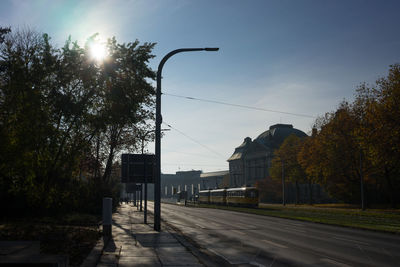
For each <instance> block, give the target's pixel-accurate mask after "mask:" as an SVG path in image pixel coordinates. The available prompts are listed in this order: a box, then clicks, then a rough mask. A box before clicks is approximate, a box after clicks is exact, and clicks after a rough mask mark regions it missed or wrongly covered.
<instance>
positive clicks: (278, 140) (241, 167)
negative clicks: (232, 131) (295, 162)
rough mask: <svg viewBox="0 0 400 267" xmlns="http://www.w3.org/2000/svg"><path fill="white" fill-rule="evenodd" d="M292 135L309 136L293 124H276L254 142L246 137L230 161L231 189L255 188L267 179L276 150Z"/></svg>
mask: <svg viewBox="0 0 400 267" xmlns="http://www.w3.org/2000/svg"><path fill="white" fill-rule="evenodd" d="M292 134H294V135H296V136H298V137H306V136H307V135H306V134H305V133H304V132H303V131H300V130H298V129H295V128H293V125H291V124H275V125H272V126H270V127H269V130H267V131H265V132H263V133H262V134H260V135H259V136H258V137H257V138H256V139H254V140H251V138H250V137H246V138H245V139H244V141H243V143H242V144H241V145H240V146H238V147H237V148H235V151H234V152H233V154H232V156H231V157H230V158H229V159H228V162H229V175H230V187H238V186H244V185H248V186H254V185H255V183H256V181H258V180H261V179H264V178H266V177H267V176H268V175H269V168H270V166H271V161H272V158H273V156H274V150H275V149H278V148H279V147H280V145H281V144H282V143H283V141H284V140H285V139H286V138H287V137H288V136H290V135H292Z"/></svg>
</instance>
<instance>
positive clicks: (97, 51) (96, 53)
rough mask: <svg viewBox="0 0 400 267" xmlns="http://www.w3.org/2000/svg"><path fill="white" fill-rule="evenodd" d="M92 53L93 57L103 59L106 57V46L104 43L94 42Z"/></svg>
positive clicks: (98, 59)
mask: <svg viewBox="0 0 400 267" xmlns="http://www.w3.org/2000/svg"><path fill="white" fill-rule="evenodd" d="M90 54H91V56H92V58H93V59H95V60H97V61H102V60H104V59H105V58H106V56H107V53H106V46H105V45H104V44H101V43H98V42H94V43H92V44H91V45H90Z"/></svg>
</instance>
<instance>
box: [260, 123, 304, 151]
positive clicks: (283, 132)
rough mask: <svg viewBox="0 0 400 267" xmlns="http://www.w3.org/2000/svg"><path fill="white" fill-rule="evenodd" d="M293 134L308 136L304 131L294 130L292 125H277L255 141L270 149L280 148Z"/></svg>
mask: <svg viewBox="0 0 400 267" xmlns="http://www.w3.org/2000/svg"><path fill="white" fill-rule="evenodd" d="M291 134H294V135H296V136H297V137H306V136H307V134H305V133H304V132H303V131H300V130H298V129H295V128H293V125H291V124H275V125H272V126H270V127H269V130H267V131H265V132H263V133H262V134H260V135H259V136H258V137H257V138H256V139H255V140H254V141H256V142H258V143H260V144H262V145H265V146H267V147H270V148H278V147H279V146H280V145H281V144H282V143H283V141H284V140H285V139H286V137H288V136H289V135H291Z"/></svg>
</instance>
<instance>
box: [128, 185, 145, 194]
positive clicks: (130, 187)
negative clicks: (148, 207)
mask: <svg viewBox="0 0 400 267" xmlns="http://www.w3.org/2000/svg"><path fill="white" fill-rule="evenodd" d="M141 190H142V185H141V184H135V183H127V184H126V186H125V191H126V193H135V192H136V191H141Z"/></svg>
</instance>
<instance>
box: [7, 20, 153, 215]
mask: <svg viewBox="0 0 400 267" xmlns="http://www.w3.org/2000/svg"><path fill="white" fill-rule="evenodd" d="M95 38H96V35H94V36H92V37H91V38H89V39H88V43H90V42H92V41H94V40H95ZM50 40H51V39H50V37H49V36H48V35H47V34H39V33H36V32H34V31H31V30H29V29H24V30H20V31H17V32H10V31H9V29H3V28H1V29H0V137H1V140H2V142H1V143H0V186H1V196H0V198H1V203H15V205H16V206H19V207H21V208H25V207H31V208H32V209H34V210H35V211H36V212H40V211H41V212H63V211H64V210H65V209H67V210H74V209H82V208H83V207H82V206H83V205H82V204H83V203H84V204H85V205H86V206H87V204H88V203H87V202H90V203H101V202H100V200H99V198H100V197H102V196H103V195H114V194H115V192H116V190H115V188H116V186H117V184H116V183H117V182H116V180H115V179H114V178H112V177H115V175H114V176H113V175H112V174H113V168H115V166H117V165H116V164H115V162H114V158H115V155H116V154H117V153H118V152H119V151H120V149H122V148H127V149H131V150H132V149H134V148H135V147H137V145H138V144H137V141H138V139H137V138H134V137H135V136H136V133H135V129H137V128H146V127H148V126H149V121H151V120H152V119H153V112H152V108H153V104H154V103H153V102H154V101H153V95H154V88H153V87H152V85H151V84H150V81H151V80H152V79H154V78H155V73H154V71H152V70H151V69H150V68H149V67H148V61H149V59H151V58H152V57H153V55H152V54H151V50H152V49H153V47H154V44H151V43H145V44H143V45H140V44H139V42H138V41H135V42H133V43H128V44H118V43H117V41H116V39H115V38H112V39H109V40H108V43H107V49H108V55H109V57H108V59H107V60H105V61H104V62H98V61H96V60H94V59H93V58H92V57H91V55H90V47H89V45H88V44H87V45H85V47H83V48H82V47H80V46H79V45H78V44H77V42H72V41H71V38H68V39H67V41H66V43H65V45H64V47H62V49H57V48H54V47H53V46H52V45H51V42H50ZM90 191H92V192H96V194H90ZM85 192H86V193H85ZM80 193H81V195H79V194H80ZM93 195H94V196H93ZM70 199H75V200H76V201H72V202H71V201H69V200H70ZM71 203H75V204H74V205H72V204H71ZM71 205H72V206H71ZM90 205H91V204H90ZM96 205H97V204H96ZM96 205H94V206H96ZM5 208H9V211H10V212H11V211H12V210H13V207H11V206H10V205H8V206H7V205H6V206H5Z"/></svg>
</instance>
